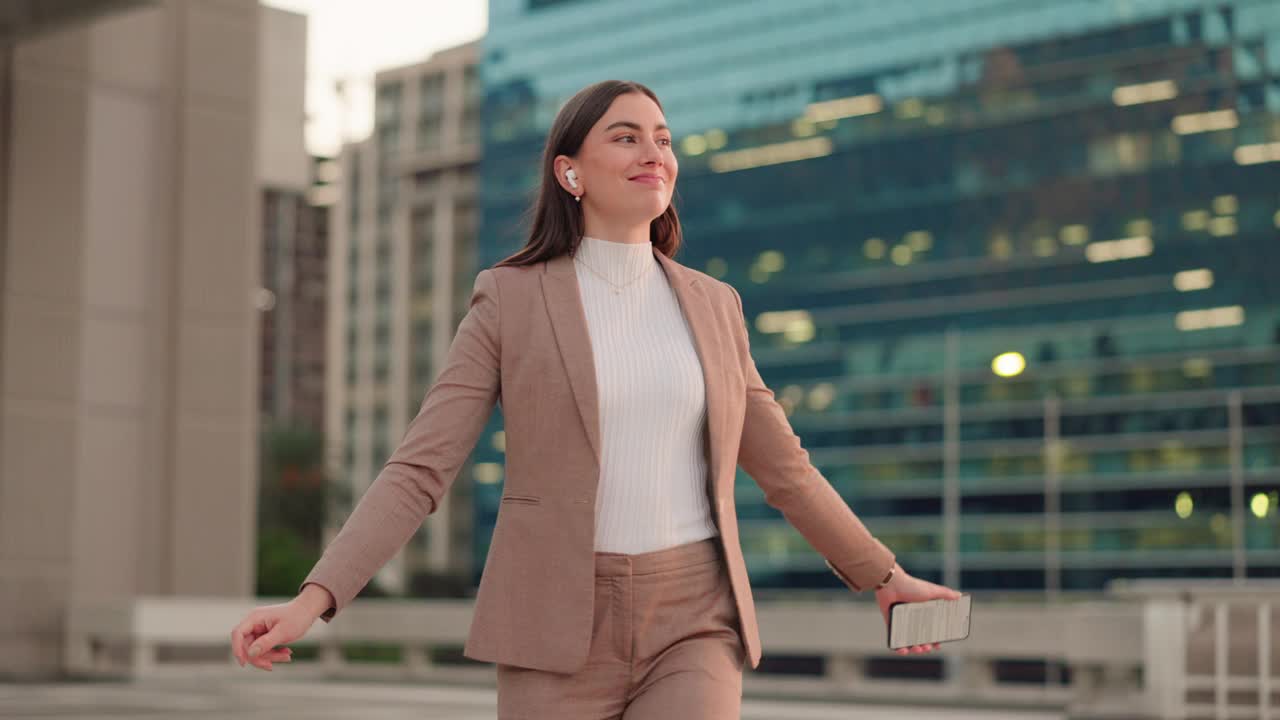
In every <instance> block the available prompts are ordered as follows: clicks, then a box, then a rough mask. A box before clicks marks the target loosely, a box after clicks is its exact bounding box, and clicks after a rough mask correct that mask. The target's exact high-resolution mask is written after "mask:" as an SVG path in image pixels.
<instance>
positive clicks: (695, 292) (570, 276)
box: [541, 248, 727, 478]
mask: <svg viewBox="0 0 1280 720" xmlns="http://www.w3.org/2000/svg"><path fill="white" fill-rule="evenodd" d="M653 254H654V256H655V257H656V258H657V259H658V263H659V265H660V266H661V267H662V270H663V271H664V272H665V273H666V276H667V282H668V283H669V284H670V285H671V288H672V290H673V291H675V296H676V299H677V300H678V301H679V303H680V310H681V312H682V313H683V314H684V318H685V321H686V322H687V323H688V325H689V330H690V332H691V334H692V335H693V343H694V348H695V350H696V351H697V353H698V359H699V360H700V361H701V364H702V376H703V381H704V383H705V385H706V403H707V438H706V440H707V443H708V445H707V458H708V460H707V461H708V463H709V465H710V470H711V477H713V478H714V477H718V476H719V475H718V470H719V462H718V457H717V455H718V453H717V450H718V448H720V447H721V446H722V444H723V443H722V438H721V435H722V434H723V427H722V426H723V423H722V418H721V412H722V410H723V409H724V405H725V403H724V392H725V384H724V368H725V365H726V360H727V358H726V357H725V356H724V355H723V354H722V353H724V352H726V351H725V350H724V349H723V343H722V341H721V339H720V335H719V330H718V329H717V327H716V324H715V317H716V315H715V313H714V312H713V307H712V303H711V299H710V298H709V297H708V294H707V291H706V288H705V286H704V283H703V281H702V278H701V275H700V274H699V273H696V272H693V271H692V270H690V269H689V268H687V267H685V266H684V265H681V264H680V263H678V262H676V261H675V260H672V259H671V258H669V257H667V256H666V255H665V254H663V253H662V252H661V251H659V250H658V249H657V248H654V251H653ZM541 279H542V295H543V299H544V300H545V301H546V305H547V314H548V315H549V316H550V317H551V326H552V329H553V330H554V332H555V339H556V345H557V346H558V347H559V349H560V357H561V360H562V361H563V362H564V368H565V372H567V373H568V376H569V385H570V387H572V388H573V395H574V399H575V401H576V402H577V405H578V412H579V415H580V416H581V418H582V423H583V425H584V426H585V427H586V432H587V440H588V441H589V443H590V445H591V451H592V453H593V454H594V455H595V459H596V463H597V465H598V464H599V463H600V453H601V448H600V442H601V441H600V413H599V401H598V396H597V386H596V373H595V358H594V356H593V354H592V349H591V336H590V334H589V332H588V329H587V315H586V310H585V309H584V307H583V303H582V293H581V290H580V288H579V286H578V275H577V272H576V271H575V269H574V266H573V258H572V257H571V256H570V255H568V254H567V253H566V254H563V255H560V256H558V257H555V258H552V259H551V260H548V261H546V262H545V263H544V265H543V272H542V278H541Z"/></svg>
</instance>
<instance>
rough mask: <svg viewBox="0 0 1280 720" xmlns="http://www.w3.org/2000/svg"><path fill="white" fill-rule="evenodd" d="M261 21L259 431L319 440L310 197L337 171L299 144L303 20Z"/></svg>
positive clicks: (324, 214)
mask: <svg viewBox="0 0 1280 720" xmlns="http://www.w3.org/2000/svg"><path fill="white" fill-rule="evenodd" d="M262 14H263V33H262V37H263V42H262V44H261V50H262V72H261V73H260V74H259V76H258V88H259V91H258V97H259V107H260V114H259V122H258V132H259V138H258V175H259V178H260V182H261V186H262V292H261V293H260V294H259V297H258V308H259V309H260V310H261V311H262V316H261V320H262V359H261V370H262V381H261V398H262V400H261V402H262V421H263V422H264V423H269V424H274V425H280V426H285V425H287V426H294V427H305V428H308V429H311V430H313V431H315V432H321V431H322V430H323V429H324V366H325V358H324V353H325V348H326V345H325V304H326V302H327V300H328V294H327V291H326V289H325V288H326V277H327V274H328V272H327V263H328V254H329V253H328V224H329V223H328V217H329V206H328V205H327V204H324V203H325V202H326V198H325V197H323V196H324V195H325V194H326V193H317V192H315V190H316V188H317V182H318V178H317V175H318V174H324V173H329V172H331V170H330V168H331V167H333V163H332V162H330V161H328V160H321V159H316V158H312V157H311V156H310V155H309V154H308V153H307V150H306V147H305V145H304V142H303V126H304V123H305V120H306V107H305V78H306V47H307V18H306V16H304V15H299V14H297V13H291V12H286V11H284V10H279V9H275V8H263V9H262ZM320 187H324V186H323V185H321V186H320ZM326 189H331V188H326Z"/></svg>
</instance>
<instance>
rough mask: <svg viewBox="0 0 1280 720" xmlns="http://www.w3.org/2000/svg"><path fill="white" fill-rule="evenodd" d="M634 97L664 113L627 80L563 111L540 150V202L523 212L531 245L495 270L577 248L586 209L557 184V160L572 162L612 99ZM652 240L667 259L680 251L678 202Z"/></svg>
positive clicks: (589, 92) (608, 84) (582, 93)
mask: <svg viewBox="0 0 1280 720" xmlns="http://www.w3.org/2000/svg"><path fill="white" fill-rule="evenodd" d="M633 92H638V93H644V94H645V95H647V96H648V97H649V99H650V100H653V102H654V103H656V104H657V105H658V109H659V110H661V109H662V103H661V102H658V96H657V95H654V94H653V91H652V90H650V89H649V88H647V87H645V86H644V85H641V84H640V83H638V82H628V81H624V80H605V81H603V82H598V83H596V84H594V85H588V86H587V87H585V88H583V89H581V90H579V91H578V92H577V94H575V95H574V96H573V97H571V98H569V100H568V102H566V103H565V104H564V106H563V107H562V108H560V112H559V113H557V114H556V119H555V122H553V123H552V124H551V130H550V132H548V133H547V144H546V146H545V147H543V150H542V176H541V180H540V181H539V183H538V185H539V188H538V196H537V202H536V203H534V204H533V205H532V206H531V207H530V208H529V210H528V211H526V213H525V222H530V220H531V221H532V222H531V223H530V230H529V240H528V241H527V242H526V243H525V246H524V247H523V248H521V249H520V250H519V251H518V252H516V253H515V254H514V255H511V256H510V257H507V258H505V259H503V260H501V261H499V262H498V263H495V264H494V267H502V266H504V265H513V266H520V265H532V264H534V263H539V262H542V261H543V260H550V259H551V258H554V257H559V256H560V255H563V254H565V253H568V252H573V251H574V250H575V249H577V246H578V242H579V241H580V239H581V238H582V233H583V218H582V207H581V206H580V205H579V204H578V203H577V202H574V201H573V200H572V199H571V198H570V196H569V194H568V193H566V192H564V188H562V187H560V184H559V183H558V182H556V179H555V167H554V165H555V159H556V156H558V155H568V156H570V157H572V156H573V155H575V154H577V152H578V150H579V149H581V148H582V141H583V140H585V139H586V137H587V133H588V132H590V131H591V128H592V127H593V126H594V125H595V124H596V122H598V121H599V120H600V118H601V116H603V115H604V114H605V112H607V111H608V110H609V106H610V105H611V104H613V101H614V98H616V97H618V96H619V95H624V94H626V93H633ZM649 240H651V241H652V242H653V246H654V247H655V248H657V249H658V251H659V252H661V253H662V254H664V255H666V256H667V257H675V254H676V251H677V250H679V249H680V244H681V242H682V241H683V240H682V235H681V232H680V218H679V216H677V215H676V205H675V198H674V197H673V198H672V202H671V204H670V205H668V206H667V209H666V210H665V211H664V212H663V213H662V214H661V215H659V216H658V217H656V218H654V219H653V221H652V222H651V223H649Z"/></svg>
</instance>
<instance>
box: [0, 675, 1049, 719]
mask: <svg viewBox="0 0 1280 720" xmlns="http://www.w3.org/2000/svg"><path fill="white" fill-rule="evenodd" d="M494 715H495V697H494V691H493V690H492V689H478V688H470V687H458V688H451V687H417V686H410V685H385V684H378V685H375V684H361V683H332V682H324V683H320V682H298V681H284V682H277V681H265V680H264V681H252V682H243V681H240V682H237V681H222V680H215V681H209V682H202V683H199V684H193V683H191V682H190V681H187V682H176V681H174V682H161V681H155V682H149V683H146V684H137V685H124V684H118V683H78V684H50V685H0V717H3V718H5V720H36V719H37V718H38V719H39V720H72V718H74V719H75V720H93V719H94V718H110V719H111V720H135V719H136V720H160V719H161V718H164V719H165V720H169V719H170V718H176V719H184V718H190V719H191V720H213V719H215V718H216V719H218V720H222V719H223V718H226V720H233V719H234V720H267V719H268V718H270V719H271V720H294V719H296V720H338V719H339V718H341V719H342V720H348V719H353V718H354V719H358V720H410V719H412V720H445V719H446V718H447V719H448V720H493V718H494ZM1063 717H1064V716H1063V715H1061V714H1055V713H1043V712H1030V711H1023V712H1007V713H1004V712H993V711H991V710H977V709H975V710H967V711H966V710H942V709H937V708H911V707H896V708H895V707H885V706H879V705H877V706H857V705H837V704H830V703H803V702H790V701H788V702H775V701H764V700H747V701H746V702H745V703H744V704H743V709H742V720H837V719H838V720H870V719H871V718H877V719H884V720H906V719H907V718H912V719H913V720H979V718H981V719H982V720H1060V719H1061V718H1063Z"/></svg>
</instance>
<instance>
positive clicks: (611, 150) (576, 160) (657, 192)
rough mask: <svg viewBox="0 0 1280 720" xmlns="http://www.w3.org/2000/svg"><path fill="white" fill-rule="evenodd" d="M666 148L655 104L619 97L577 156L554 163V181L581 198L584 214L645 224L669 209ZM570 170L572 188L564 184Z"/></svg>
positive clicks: (671, 173)
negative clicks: (573, 181) (574, 182)
mask: <svg viewBox="0 0 1280 720" xmlns="http://www.w3.org/2000/svg"><path fill="white" fill-rule="evenodd" d="M671 143H672V140H671V131H670V130H669V129H668V128H667V121H666V118H664V117H663V115H662V110H660V109H659V108H658V105H657V103H655V102H654V101H653V100H650V99H649V97H648V96H647V95H644V94H642V93H627V94H625V95H619V96H618V97H616V98H614V100H613V104H612V105H610V106H609V109H608V111H606V112H605V114H604V115H603V116H601V117H600V120H599V121H597V122H596V124H595V125H594V126H592V128H591V131H590V132H589V133H587V137H586V139H585V140H583V142H582V147H581V148H579V149H578V154H577V156H576V157H573V158H568V157H567V156H564V155H562V156H560V157H559V158H557V160H556V175H557V180H558V181H559V183H560V185H561V187H563V188H564V189H565V190H566V191H568V192H569V193H571V194H573V195H581V196H582V201H581V202H582V204H583V206H584V211H585V212H594V213H598V214H599V215H601V216H602V217H605V218H609V219H611V220H621V221H624V222H629V221H634V222H645V223H647V222H649V221H651V220H653V219H654V218H656V217H658V216H659V215H661V214H662V213H664V212H666V209H667V207H668V206H669V205H670V204H671V194H672V192H673V191H674V190H675V184H676V173H677V171H678V167H677V165H676V156H675V151H674V150H673V149H672V145H671ZM570 166H572V167H573V168H574V170H575V171H576V173H577V180H578V187H577V188H574V187H573V186H572V185H569V184H568V183H567V182H566V181H565V177H564V173H565V171H566V170H567V169H568V168H569V167H570Z"/></svg>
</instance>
